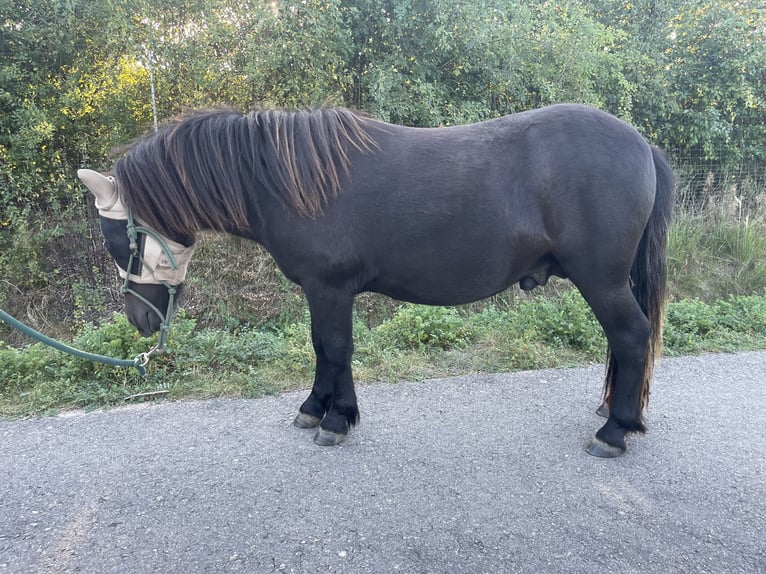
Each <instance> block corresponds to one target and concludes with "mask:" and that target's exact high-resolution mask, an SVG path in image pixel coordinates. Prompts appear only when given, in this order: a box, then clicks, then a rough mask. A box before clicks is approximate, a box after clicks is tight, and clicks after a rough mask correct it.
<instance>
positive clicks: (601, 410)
mask: <svg viewBox="0 0 766 574" xmlns="http://www.w3.org/2000/svg"><path fill="white" fill-rule="evenodd" d="M596 414H597V415H598V416H600V417H604V418H605V419H608V418H609V405H608V404H606V403H601V406H600V407H598V408H597V409H596Z"/></svg>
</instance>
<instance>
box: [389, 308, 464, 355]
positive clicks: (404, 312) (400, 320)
mask: <svg viewBox="0 0 766 574" xmlns="http://www.w3.org/2000/svg"><path fill="white" fill-rule="evenodd" d="M474 335H475V333H474V332H473V331H472V329H471V328H470V325H469V324H468V322H467V321H465V320H464V319H463V318H462V317H461V316H460V314H459V313H458V312H457V310H456V309H454V308H451V307H430V306H427V305H403V306H401V307H399V308H398V309H397V310H396V311H395V312H394V315H393V317H392V318H391V319H389V320H388V321H386V322H384V323H383V324H381V325H380V326H378V327H377V328H376V329H375V330H374V336H376V337H377V340H378V342H379V343H380V344H382V345H386V346H392V347H397V348H400V349H416V350H421V351H422V350H426V349H442V350H446V349H454V348H463V347H465V346H467V345H468V344H469V343H470V342H471V340H472V339H473V337H474Z"/></svg>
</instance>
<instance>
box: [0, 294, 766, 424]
mask: <svg viewBox="0 0 766 574" xmlns="http://www.w3.org/2000/svg"><path fill="white" fill-rule="evenodd" d="M151 344H152V341H151V340H148V339H141V338H139V337H138V336H137V335H136V334H135V330H134V329H133V327H132V326H131V325H130V324H129V323H128V321H127V320H126V319H125V317H124V316H122V315H116V316H115V317H114V319H113V321H112V322H109V323H105V324H103V325H101V326H99V327H93V326H88V327H86V328H85V329H84V330H83V332H82V333H81V334H80V335H78V337H77V338H76V340H75V345H76V346H78V347H79V348H83V349H85V350H89V351H92V352H97V353H106V354H111V355H114V356H121V357H131V356H135V355H136V354H138V353H139V352H141V351H143V350H145V349H147V348H149V346H150V345H151ZM355 344H356V353H355V354H354V359H353V361H354V362H353V367H354V370H355V375H356V379H357V380H358V381H366V382H373V381H391V380H402V379H408V380H419V379H424V378H429V377H436V376H446V375H453V374H460V373H468V372H480V371H493V372H502V371H513V370H520V369H537V368H543V367H560V366H575V365H583V364H587V363H593V362H600V361H601V360H602V359H603V357H604V355H605V348H606V343H605V340H604V337H603V335H602V333H601V329H600V328H599V326H598V324H597V323H596V322H595V320H594V319H593V316H592V314H591V313H590V310H589V308H588V306H587V304H586V303H585V301H584V300H583V299H582V297H581V296H580V295H579V293H577V291H575V290H568V291H566V292H564V293H563V294H562V295H561V296H560V297H558V298H550V297H545V296H541V297H535V298H532V299H529V300H526V301H518V302H517V303H516V304H514V305H512V306H509V305H498V304H494V303H488V304H486V305H484V306H483V307H482V308H481V309H480V310H479V309H474V308H462V309H447V308H441V307H424V306H416V305H402V306H400V307H399V308H398V309H397V310H396V311H395V312H394V313H393V315H392V316H391V318H390V319H388V320H386V321H383V322H382V323H380V324H379V325H377V326H373V327H370V326H368V324H367V323H366V321H365V320H364V318H363V317H361V316H360V315H359V314H357V315H356V317H355ZM171 346H172V349H173V352H172V353H169V354H167V355H161V356H159V357H155V358H153V359H152V362H151V363H150V365H149V375H148V376H147V377H141V376H139V375H138V374H137V373H136V372H135V371H134V370H132V369H114V368H110V367H105V366H103V365H99V364H95V363H90V362H87V361H83V360H81V359H78V358H75V357H70V356H68V355H62V354H60V353H57V352H55V351H53V350H52V349H49V348H47V347H44V346H42V345H40V344H34V345H30V346H27V347H23V348H20V349H18V348H13V347H7V346H1V345H0V415H2V416H10V417H14V416H24V415H30V414H40V413H55V412H58V411H60V410H66V409H72V408H85V409H88V408H98V407H103V406H110V405H118V404H124V403H125V402H126V400H143V399H145V398H147V397H152V398H156V397H158V396H159V397H163V398H170V399H183V398H210V397H218V396H237V397H260V396H264V395H268V394H273V393H276V392H280V391H284V390H290V389H297V388H306V387H308V386H309V383H310V381H311V378H312V372H313V361H314V356H313V350H312V348H311V344H310V338H309V323H308V317H307V316H306V315H305V314H303V315H301V316H300V317H298V319H297V320H296V321H295V322H293V323H289V324H287V325H284V326H283V328H281V329H279V330H277V329H274V328H271V327H261V328H253V327H237V328H234V329H231V330H224V329H218V328H198V327H197V325H196V322H195V320H194V319H191V318H189V317H188V316H185V314H183V313H182V314H181V316H180V317H179V318H178V320H177V321H176V324H175V326H174V328H173V332H172V338H171ZM762 348H766V293H764V294H763V295H749V296H745V295H739V296H730V297H729V298H727V299H725V300H721V301H717V302H713V303H706V302H704V301H701V300H682V301H677V302H673V303H671V304H670V306H669V308H668V313H667V322H666V330H665V353H666V354H668V355H678V354H688V353H698V352H703V351H733V350H743V349H762Z"/></svg>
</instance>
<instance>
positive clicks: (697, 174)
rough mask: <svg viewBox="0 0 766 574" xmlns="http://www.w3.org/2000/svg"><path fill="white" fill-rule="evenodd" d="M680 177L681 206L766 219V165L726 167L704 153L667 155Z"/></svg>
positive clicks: (753, 163) (752, 164)
mask: <svg viewBox="0 0 766 574" xmlns="http://www.w3.org/2000/svg"><path fill="white" fill-rule="evenodd" d="M668 155H669V156H670V159H671V162H672V163H673V166H674V169H675V172H676V175H677V176H678V204H679V205H680V206H681V207H683V208H685V209H687V210H689V211H693V212H710V211H711V210H712V209H715V210H716V211H721V210H724V211H725V212H726V213H727V214H728V215H732V216H735V217H737V218H738V219H743V218H747V217H760V218H762V219H766V165H764V164H763V163H761V162H756V161H750V162H747V161H743V162H741V163H739V164H737V165H734V166H732V165H729V166H723V165H722V164H721V162H720V161H717V160H715V159H710V157H709V154H705V153H704V152H703V151H702V150H691V151H690V150H684V152H682V153H673V152H670V153H669V154H668Z"/></svg>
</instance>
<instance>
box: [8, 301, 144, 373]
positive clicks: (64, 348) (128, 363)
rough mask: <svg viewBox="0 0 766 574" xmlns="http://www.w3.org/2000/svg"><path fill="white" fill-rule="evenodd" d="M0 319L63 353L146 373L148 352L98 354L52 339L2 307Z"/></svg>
mask: <svg viewBox="0 0 766 574" xmlns="http://www.w3.org/2000/svg"><path fill="white" fill-rule="evenodd" d="M0 320H2V321H4V322H6V323H8V324H9V325H10V326H11V327H14V328H15V329H18V330H19V331H21V332H22V333H24V334H25V335H27V336H29V337H31V338H33V339H35V340H37V341H40V342H41V343H43V344H45V345H48V346H49V347H53V348H54V349H56V350H58V351H61V352H62V353H68V354H69V355H74V356H75V357H82V358H83V359H88V360H89V361H96V362H97V363H104V364H105V365H111V366H113V367H133V368H134V369H136V370H137V371H138V373H139V374H140V375H141V376H145V375H146V369H145V368H144V365H146V362H147V361H148V360H149V357H148V353H141V354H140V355H138V356H137V357H136V358H135V359H133V360H130V359H113V358H112V357H106V356H104V355H96V354H95V353H88V352H86V351H81V350H79V349H75V348H74V347H70V346H69V345H65V344H64V343H62V342H61V341H56V340H55V339H51V338H50V337H48V336H46V335H43V334H42V333H40V332H39V331H35V330H34V329H32V328H31V327H29V326H27V325H25V324H24V323H22V322H21V321H19V320H17V319H14V318H13V317H11V316H10V315H9V314H8V313H6V312H5V311H3V310H2V309H0Z"/></svg>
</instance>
